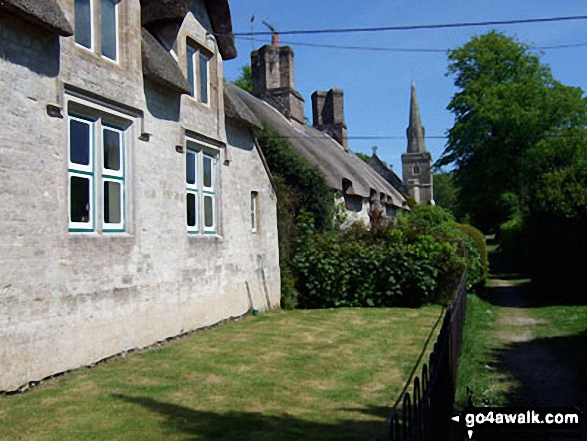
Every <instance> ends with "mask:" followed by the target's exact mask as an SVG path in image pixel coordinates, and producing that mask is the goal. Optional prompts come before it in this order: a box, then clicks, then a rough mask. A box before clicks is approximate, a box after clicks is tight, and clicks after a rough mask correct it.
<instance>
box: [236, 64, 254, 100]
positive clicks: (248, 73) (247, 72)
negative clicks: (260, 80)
mask: <svg viewBox="0 0 587 441" xmlns="http://www.w3.org/2000/svg"><path fill="white" fill-rule="evenodd" d="M234 84H235V85H236V86H238V87H240V88H241V89H243V90H246V91H247V92H249V93H252V92H253V71H252V70H251V65H250V64H245V65H244V66H243V67H241V75H240V77H238V78H237V79H236V80H234Z"/></svg>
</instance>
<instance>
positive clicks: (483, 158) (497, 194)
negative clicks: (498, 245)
mask: <svg viewBox="0 0 587 441" xmlns="http://www.w3.org/2000/svg"><path fill="white" fill-rule="evenodd" d="M449 60H450V64H449V67H448V74H449V75H454V76H455V85H456V86H457V88H459V91H458V92H457V93H456V94H455V95H454V96H453V98H452V100H451V102H450V103H449V105H448V109H449V110H450V111H451V112H452V113H453V114H454V115H455V124H454V126H453V127H452V128H451V129H450V130H449V136H448V142H447V147H446V149H445V151H444V153H443V155H442V157H441V158H440V159H439V161H438V162H437V165H439V166H441V165H447V164H451V163H454V165H455V172H454V173H455V179H456V183H457V185H458V187H459V189H460V197H459V205H460V206H461V209H462V210H463V211H464V212H465V213H468V214H469V215H470V217H471V220H472V222H473V224H474V225H476V226H478V227H479V228H481V229H483V230H485V231H491V230H494V231H495V230H496V229H497V227H498V226H499V225H500V224H501V223H502V222H504V221H506V220H508V219H509V218H511V217H512V216H513V215H514V213H516V212H519V211H520V210H522V211H523V210H524V209H525V207H526V204H527V195H528V186H529V184H530V181H529V180H528V175H527V174H526V173H525V171H526V170H525V162H526V160H527V153H528V151H529V150H530V149H532V148H533V147H535V146H536V145H537V144H539V143H540V142H541V141H544V142H548V141H549V139H551V138H552V137H553V136H556V135H557V134H559V133H560V132H561V131H562V130H566V129H570V128H574V127H584V126H585V123H586V121H587V110H586V106H585V100H584V99H583V96H582V95H583V92H582V90H581V89H579V88H574V87H568V86H564V85H562V84H560V83H559V82H557V81H556V80H554V78H553V77H552V74H551V71H550V68H549V67H547V66H544V65H542V64H541V63H540V58H539V57H538V56H536V55H533V54H530V53H529V51H528V47H527V46H526V45H524V44H522V43H520V42H518V41H516V40H514V39H512V38H509V37H507V36H505V35H502V34H500V33H497V32H491V33H489V34H486V35H483V36H480V37H475V38H473V39H472V40H471V41H470V42H468V43H467V44H465V45H464V46H463V47H461V48H457V49H455V50H453V51H451V52H450V53H449Z"/></svg>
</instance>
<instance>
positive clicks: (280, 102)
mask: <svg viewBox="0 0 587 441" xmlns="http://www.w3.org/2000/svg"><path fill="white" fill-rule="evenodd" d="M272 42H273V44H271V45H265V46H263V47H261V48H259V49H257V50H256V51H253V52H252V53H251V69H252V73H253V95H255V96H256V97H258V98H260V99H262V100H264V101H267V102H268V103H269V104H271V105H272V106H273V107H275V108H276V109H277V110H279V111H280V112H281V113H282V114H283V115H284V116H285V117H286V118H289V119H294V120H296V121H298V122H299V123H301V124H303V123H304V99H303V98H302V97H301V95H300V94H299V93H298V92H296V91H295V89H294V53H293V50H292V49H291V48H290V47H289V46H279V36H278V35H277V34H276V33H274V35H273V36H272Z"/></svg>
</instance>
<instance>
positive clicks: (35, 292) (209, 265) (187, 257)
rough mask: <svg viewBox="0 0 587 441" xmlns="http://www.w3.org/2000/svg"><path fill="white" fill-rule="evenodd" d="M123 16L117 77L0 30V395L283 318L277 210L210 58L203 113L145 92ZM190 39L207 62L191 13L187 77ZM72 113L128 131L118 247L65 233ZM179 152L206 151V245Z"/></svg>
mask: <svg viewBox="0 0 587 441" xmlns="http://www.w3.org/2000/svg"><path fill="white" fill-rule="evenodd" d="M62 3H63V2H62ZM122 5H125V9H123V11H122V14H121V29H123V32H122V33H121V38H122V42H123V45H122V47H121V56H120V63H119V64H116V63H113V62H111V61H110V60H106V59H103V58H102V57H100V56H99V55H97V54H96V53H93V52H92V51H89V50H87V49H85V48H82V47H79V46H78V45H76V44H75V42H74V41H73V37H69V38H63V37H61V38H60V37H57V36H54V35H52V34H49V33H47V32H44V31H39V30H37V29H35V28H34V27H31V26H30V25H28V24H26V23H25V22H21V21H19V20H18V19H16V18H14V17H7V16H5V15H4V16H1V17H0V38H2V46H1V47H0V55H1V56H0V93H1V94H2V96H3V97H4V98H3V106H2V110H1V111H0V112H2V117H1V118H0V152H1V155H2V163H1V164H0V167H1V168H2V173H1V175H0V176H1V177H0V207H1V215H0V234H1V235H2V240H1V241H0V340H1V341H2V345H0V390H14V389H16V388H18V387H20V386H21V385H23V384H26V383H27V382H30V381H38V380H40V379H42V378H44V377H47V376H50V375H53V374H56V373H59V372H63V371H66V370H69V369H72V368H76V367H79V366H83V365H87V364H91V363H94V362H96V361H99V360H100V359H103V358H106V357H108V356H111V355H113V354H116V353H119V352H122V351H125V350H129V349H133V348H139V347H144V346H148V345H150V344H152V343H154V342H156V341H159V340H163V339H165V338H167V337H171V336H174V335H178V334H181V333H183V332H187V331H190V330H193V329H197V328H199V327H203V326H208V325H212V324H214V323H217V322H219V321H221V320H224V319H226V318H229V317H231V316H239V315H242V314H244V313H245V312H246V311H247V310H248V309H249V308H250V307H251V302H252V305H253V306H254V307H255V308H258V309H266V308H268V307H269V306H274V307H275V306H278V305H279V298H280V278H279V261H278V249H277V226H276V215H275V210H276V208H275V204H276V200H275V195H274V193H273V190H272V187H271V183H270V180H269V176H268V174H267V172H266V170H265V168H264V167H263V163H262V161H261V158H260V155H259V152H258V151H257V149H256V148H255V146H254V142H253V139H252V138H251V137H250V135H249V134H248V133H247V131H246V130H242V129H236V128H229V136H228V137H227V133H226V127H225V121H224V111H223V105H222V102H223V100H222V81H221V78H222V60H221V57H220V55H219V54H216V55H215V60H216V62H215V65H214V69H215V73H214V75H215V76H216V78H217V80H215V81H216V82H215V83H213V85H212V89H213V93H212V100H211V103H210V105H209V106H203V105H202V104H200V103H197V102H195V101H194V100H193V99H192V98H190V97H187V96H182V97H180V96H179V95H176V94H174V93H173V92H168V91H166V90H162V89H159V88H156V86H154V85H152V84H150V83H149V82H147V83H144V82H143V76H142V71H141V51H140V27H139V26H140V14H139V2H138V0H131V1H126V2H123V3H122ZM64 6H67V5H64ZM65 12H66V15H67V16H68V17H69V18H70V19H71V18H72V11H71V10H68V9H67V8H65ZM188 34H189V35H190V36H191V37H192V38H193V39H195V40H196V41H198V42H201V43H202V44H203V45H207V46H206V47H208V46H210V47H211V49H214V42H213V41H211V40H210V39H209V38H207V37H206V35H205V29H204V27H203V26H200V25H199V23H198V22H197V21H196V20H195V18H194V17H193V15H192V14H191V13H189V14H188V16H187V17H186V19H185V20H184V23H183V25H182V28H181V29H180V33H179V35H180V38H179V40H178V41H180V43H179V44H178V45H176V51H177V53H178V59H179V64H180V67H181V68H182V69H184V72H185V68H186V67H185V63H184V62H183V61H182V59H183V58H185V55H183V54H182V52H181V51H182V44H183V43H182V42H184V41H185V37H186V36H187V35H188ZM182 57H183V58H182ZM219 80H220V81H219ZM48 105H49V108H48V107H47V106H48ZM48 109H53V110H52V111H49V112H48ZM55 109H57V111H58V110H59V109H61V115H59V113H56V112H55ZM72 109H75V110H76V111H77V110H79V109H81V110H84V109H89V110H91V111H92V112H96V113H97V114H104V115H108V116H109V118H114V119H116V120H117V121H123V124H124V128H125V130H124V139H125V157H124V159H125V164H126V174H125V203H124V207H125V211H126V213H125V214H126V228H125V231H124V232H122V233H106V232H101V231H100V230H99V229H96V231H95V232H89V233H82V232H70V230H69V227H68V195H69V187H68V185H69V184H68V155H67V132H68V129H67V126H68V112H70V111H71V110H72ZM89 110H88V111H89ZM50 114H51V115H50ZM145 133H149V134H150V136H144V135H145ZM190 139H192V140H193V141H194V142H197V143H200V142H201V143H205V145H206V146H209V147H208V148H209V149H210V150H211V151H212V152H216V157H217V161H216V164H217V165H216V171H217V173H216V180H215V184H216V187H215V198H216V203H217V206H216V207H217V231H216V233H215V234H188V232H187V229H186V178H185V176H186V174H185V167H186V166H185V161H186V157H185V151H186V148H187V142H188V140H190ZM227 140H229V142H228V143H227ZM229 159H230V160H229ZM252 191H254V192H257V193H258V195H259V208H258V209H259V221H260V227H259V231H258V232H257V233H256V234H253V233H252V232H251V229H250V226H251V222H250V210H251V208H250V203H251V202H250V197H251V196H250V195H251V192H252ZM95 197H96V201H99V200H100V197H101V195H100V193H99V189H96V194H95ZM97 222H98V221H97Z"/></svg>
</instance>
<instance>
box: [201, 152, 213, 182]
mask: <svg viewBox="0 0 587 441" xmlns="http://www.w3.org/2000/svg"><path fill="white" fill-rule="evenodd" d="M203 162H204V187H207V188H212V158H210V157H209V156H206V155H204V160H203Z"/></svg>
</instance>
